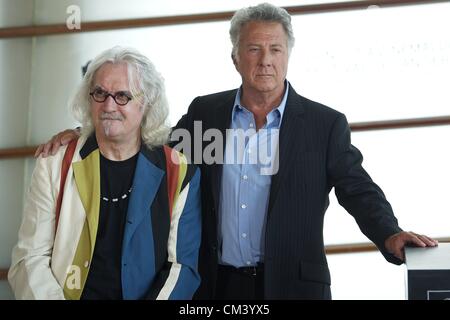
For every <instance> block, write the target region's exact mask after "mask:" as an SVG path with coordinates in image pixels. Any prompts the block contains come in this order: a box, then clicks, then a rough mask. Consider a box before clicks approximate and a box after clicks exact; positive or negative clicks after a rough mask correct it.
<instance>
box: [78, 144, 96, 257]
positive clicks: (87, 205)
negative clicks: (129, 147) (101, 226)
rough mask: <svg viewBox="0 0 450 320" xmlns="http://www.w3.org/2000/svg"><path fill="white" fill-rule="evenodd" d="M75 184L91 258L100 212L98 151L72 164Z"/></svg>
mask: <svg viewBox="0 0 450 320" xmlns="http://www.w3.org/2000/svg"><path fill="white" fill-rule="evenodd" d="M72 167H73V173H74V177H75V183H76V185H77V189H78V193H79V195H80V199H81V202H82V203H83V207H84V210H85V211H86V219H87V222H88V228H89V240H90V249H91V256H92V252H93V249H94V247H95V239H96V237H97V227H98V217H99V211H100V152H99V150H98V149H96V150H94V151H92V152H91V153H89V155H88V156H87V157H85V158H84V159H83V160H81V161H78V162H74V163H72Z"/></svg>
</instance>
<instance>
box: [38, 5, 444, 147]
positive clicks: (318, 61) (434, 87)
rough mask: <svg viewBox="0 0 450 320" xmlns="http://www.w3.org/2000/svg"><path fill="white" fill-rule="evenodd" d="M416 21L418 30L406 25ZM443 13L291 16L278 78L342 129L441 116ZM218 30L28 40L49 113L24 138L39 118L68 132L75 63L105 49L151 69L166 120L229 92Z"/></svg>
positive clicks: (218, 26) (230, 70) (231, 77)
mask: <svg viewBox="0 0 450 320" xmlns="http://www.w3.org/2000/svg"><path fill="white" fill-rule="evenodd" d="M419 10H420V12H419ZM419 14H420V19H421V21H423V22H424V23H423V24H417V23H415V21H417V19H418V16H419ZM448 14H450V4H436V5H420V6H406V7H400V8H389V9H380V10H366V11H360V10H357V11H349V12H338V13H327V14H314V15H302V16H294V26H295V31H296V35H297V36H296V37H297V42H296V47H295V48H294V50H293V52H292V55H291V59H290V69H289V73H288V79H289V80H290V81H291V83H292V84H293V86H294V88H295V89H296V90H297V92H298V93H300V94H302V95H304V96H306V97H308V98H311V99H313V100H316V101H319V102H321V103H324V104H327V105H329V106H330V107H332V108H336V109H338V110H340V111H342V112H344V113H345V114H346V115H347V117H348V119H349V121H351V122H356V121H371V120H383V119H391V118H392V119H395V118H412V117H425V116H436V115H444V114H448V105H449V104H450V91H449V90H447V88H446V84H447V83H449V82H450V79H449V77H450V63H449V57H450V40H448V39H449V37H448V31H446V30H450V20H448V19H447V20H446V19H445V16H446V15H448ZM399 16H401V21H402V22H401V24H400V25H399V22H398V17H399ZM380 21H383V23H382V24H380ZM228 28H229V22H216V23H200V24H186V25H178V26H168V27H154V28H140V29H129V30H128V29H126V30H120V31H107V32H93V33H84V34H74V35H63V36H49V37H38V38H36V47H35V51H34V52H35V56H34V60H35V61H34V69H35V70H34V71H35V72H33V75H32V79H33V81H32V83H33V85H34V87H35V88H34V90H33V93H32V96H33V97H32V99H31V101H32V103H33V105H34V108H38V110H46V109H47V108H49V107H50V108H52V110H54V112H52V113H51V114H50V115H49V114H36V117H38V119H36V120H37V121H33V122H34V123H33V124H32V125H33V126H34V125H36V126H38V128H36V129H37V130H38V132H36V131H35V130H34V129H33V132H35V133H36V134H37V135H32V137H33V138H32V139H39V140H36V141H42V140H44V139H45V140H46V139H48V136H47V135H48V134H47V132H48V130H51V131H55V130H53V129H52V127H50V128H48V126H47V125H48V124H47V123H46V121H43V119H44V118H45V119H47V117H48V116H50V117H51V118H52V119H54V120H55V121H52V122H51V123H50V126H55V127H56V126H58V127H57V128H58V129H56V130H60V128H63V127H67V126H69V125H73V121H72V120H70V117H68V116H67V109H65V108H63V106H65V105H66V101H67V98H68V96H69V94H70V92H71V91H73V89H74V87H75V85H76V84H77V83H78V82H79V79H80V77H81V75H80V67H81V65H84V64H85V63H86V61H88V60H89V59H91V58H92V57H94V56H95V55H96V54H98V53H99V52H100V51H102V50H104V49H106V48H109V47H112V46H114V45H125V46H133V47H136V48H137V49H139V50H140V51H142V52H143V53H144V54H146V55H148V56H149V57H150V58H151V59H152V61H153V62H154V63H155V64H156V67H157V68H158V69H159V70H160V72H161V73H162V74H163V76H164V77H165V79H166V85H167V93H168V97H169V103H170V106H171V113H170V119H171V122H172V124H174V123H176V121H177V120H178V119H179V118H180V116H181V115H182V114H184V113H185V111H186V109H187V106H188V105H189V103H190V102H191V101H192V99H193V98H194V97H195V96H198V95H202V94H207V93H212V92H217V91H223V90H227V89H230V88H236V87H238V86H239V84H240V77H239V75H238V74H237V72H236V71H235V69H234V66H233V65H232V61H231V59H230V52H231V45H230V43H229V42H230V41H229V36H228ZM305 30H306V31H305ZM42 80H48V81H42ZM55 86H57V87H58V90H55ZM49 97H51V99H49ZM39 117H43V119H39ZM43 124H45V126H43ZM41 129H45V132H46V134H45V136H43V135H41V133H40V130H41Z"/></svg>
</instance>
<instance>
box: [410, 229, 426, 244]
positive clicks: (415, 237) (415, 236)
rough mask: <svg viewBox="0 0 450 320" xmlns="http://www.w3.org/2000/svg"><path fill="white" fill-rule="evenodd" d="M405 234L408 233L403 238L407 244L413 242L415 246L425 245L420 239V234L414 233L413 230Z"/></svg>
mask: <svg viewBox="0 0 450 320" xmlns="http://www.w3.org/2000/svg"><path fill="white" fill-rule="evenodd" d="M407 235H408V237H407V238H406V239H405V240H406V243H407V244H414V245H416V246H417V247H426V246H427V244H426V243H425V242H424V241H422V240H421V238H420V235H418V234H415V233H413V232H408V233H407ZM406 243H405V244H406Z"/></svg>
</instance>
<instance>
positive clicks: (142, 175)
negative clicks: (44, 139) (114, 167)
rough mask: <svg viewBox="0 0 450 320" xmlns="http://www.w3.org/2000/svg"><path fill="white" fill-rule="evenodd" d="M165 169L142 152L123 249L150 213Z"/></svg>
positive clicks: (135, 176)
mask: <svg viewBox="0 0 450 320" xmlns="http://www.w3.org/2000/svg"><path fill="white" fill-rule="evenodd" d="M163 176H164V171H163V170H161V169H160V168H158V167H157V166H155V165H154V164H153V163H151V162H150V161H149V160H148V159H147V158H146V157H145V156H144V155H143V154H142V152H141V153H139V157H138V160H137V164H136V171H135V173H134V179H133V186H132V191H131V194H130V200H129V201H130V202H129V204H128V212H127V223H126V226H125V232H124V238H123V245H122V247H123V250H125V249H126V248H127V245H128V243H129V241H130V239H131V238H132V236H133V234H134V232H135V231H136V228H137V227H138V225H139V223H140V222H141V221H142V219H143V218H144V217H145V216H146V215H149V214H150V206H151V204H152V202H153V199H154V198H155V195H156V193H157V191H158V189H159V186H160V184H161V180H162V177H163Z"/></svg>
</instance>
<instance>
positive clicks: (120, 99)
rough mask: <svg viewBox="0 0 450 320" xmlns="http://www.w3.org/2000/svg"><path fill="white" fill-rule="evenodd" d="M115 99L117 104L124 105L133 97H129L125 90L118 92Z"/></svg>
mask: <svg viewBox="0 0 450 320" xmlns="http://www.w3.org/2000/svg"><path fill="white" fill-rule="evenodd" d="M114 100H116V103H117V104H119V105H121V106H124V105H126V104H127V103H128V101H130V100H131V97H129V96H128V95H127V94H126V93H125V92H117V94H116V96H115V97H114Z"/></svg>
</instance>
